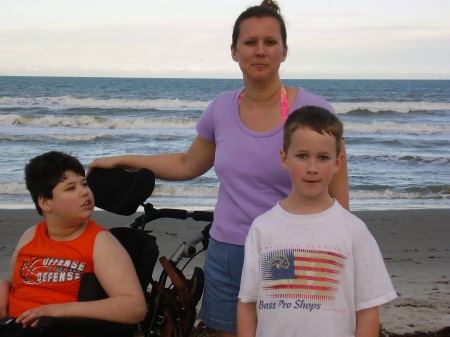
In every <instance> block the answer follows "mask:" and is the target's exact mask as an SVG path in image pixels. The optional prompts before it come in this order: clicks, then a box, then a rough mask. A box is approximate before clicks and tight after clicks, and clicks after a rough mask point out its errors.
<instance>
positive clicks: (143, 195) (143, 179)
mask: <svg viewBox="0 0 450 337" xmlns="http://www.w3.org/2000/svg"><path fill="white" fill-rule="evenodd" d="M87 182H88V185H89V187H90V189H91V190H92V193H93V194H94V198H95V206H96V207H99V208H101V209H104V210H105V211H108V212H111V213H114V214H119V215H132V214H134V213H136V210H137V209H138V207H139V206H140V205H141V204H142V203H143V202H145V200H147V198H148V197H149V196H150V195H151V194H152V192H153V189H154V188H155V175H154V174H153V172H152V171H150V170H147V169H141V170H139V171H136V172H132V171H128V170H124V169H118V168H115V169H99V168H95V169H93V170H92V171H91V172H90V173H89V175H88V176H87Z"/></svg>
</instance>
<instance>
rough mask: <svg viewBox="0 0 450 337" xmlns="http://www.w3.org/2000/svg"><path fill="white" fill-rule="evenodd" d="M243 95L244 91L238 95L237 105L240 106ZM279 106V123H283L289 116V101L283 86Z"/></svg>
mask: <svg viewBox="0 0 450 337" xmlns="http://www.w3.org/2000/svg"><path fill="white" fill-rule="evenodd" d="M244 95H245V89H244V90H242V91H241V93H240V94H239V98H238V105H239V104H241V101H242V99H243V98H244ZM280 104H281V122H284V121H285V120H286V118H287V117H288V115H289V101H288V97H287V94H286V89H285V88H284V86H282V87H281V93H280Z"/></svg>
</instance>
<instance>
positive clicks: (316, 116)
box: [283, 106, 344, 155]
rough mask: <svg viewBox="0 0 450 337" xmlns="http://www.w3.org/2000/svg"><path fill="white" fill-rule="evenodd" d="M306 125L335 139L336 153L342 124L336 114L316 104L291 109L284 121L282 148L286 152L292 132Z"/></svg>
mask: <svg viewBox="0 0 450 337" xmlns="http://www.w3.org/2000/svg"><path fill="white" fill-rule="evenodd" d="M301 127H302V128H303V127H307V128H310V129H311V130H314V131H316V132H317V133H320V134H322V135H323V134H324V133H328V134H329V135H331V136H333V137H334V138H335V139H336V154H337V155H339V153H340V151H341V140H342V135H343V133H344V126H343V125H342V122H341V121H340V120H339V118H337V116H336V115H334V114H333V113H331V112H330V111H328V110H327V109H324V108H321V107H318V106H304V107H301V108H299V109H297V110H295V111H293V112H292V113H291V114H290V115H289V117H288V118H287V119H286V122H285V123H284V127H283V130H284V136H283V150H284V152H285V153H287V151H288V149H289V146H290V145H291V139H292V134H293V133H294V131H295V130H297V129H298V128H301Z"/></svg>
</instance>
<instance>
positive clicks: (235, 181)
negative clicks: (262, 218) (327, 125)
mask: <svg viewBox="0 0 450 337" xmlns="http://www.w3.org/2000/svg"><path fill="white" fill-rule="evenodd" d="M241 91H242V89H239V90H234V91H227V92H223V93H221V94H219V95H218V96H217V97H216V98H215V99H214V100H213V101H212V102H211V103H210V104H209V106H208V107H207V108H206V110H205V111H204V112H203V114H202V116H201V117H200V119H199V121H198V123H197V132H198V134H199V135H200V136H201V137H202V138H203V139H205V140H207V141H209V142H213V143H215V144H216V153H215V160H214V169H215V172H216V174H217V176H218V178H219V180H220V187H219V195H218V199H217V204H216V207H215V210H214V222H213V226H212V228H211V231H210V234H211V237H213V238H214V239H216V240H218V241H221V242H225V243H231V244H235V245H244V243H245V238H246V236H247V233H248V230H249V228H250V225H251V224H252V221H253V219H255V218H256V217H257V216H258V215H261V214H262V213H264V212H266V211H268V210H269V209H271V208H272V207H273V206H274V205H275V204H276V203H277V202H278V201H280V200H282V199H284V198H285V197H286V196H287V195H288V194H289V193H290V191H291V181H290V178H289V174H288V172H287V171H286V170H284V169H283V167H282V166H281V160H280V150H281V148H282V146H283V125H282V124H280V125H279V126H277V127H276V128H275V129H273V130H271V131H268V132H254V131H252V130H250V129H248V128H247V127H246V126H245V125H244V124H243V123H242V121H241V118H240V116H239V109H238V97H239V94H240V93H241ZM306 105H314V106H320V107H323V108H325V109H328V110H330V111H333V112H334V110H333V108H332V107H331V105H330V104H329V103H328V102H327V101H326V100H324V99H323V98H321V97H319V96H317V95H315V94H312V93H310V92H309V91H307V90H305V89H302V88H300V89H299V90H298V93H297V96H296V97H295V100H294V102H293V104H292V106H291V109H290V111H289V113H291V112H292V111H294V110H296V109H298V108H300V107H302V106H306Z"/></svg>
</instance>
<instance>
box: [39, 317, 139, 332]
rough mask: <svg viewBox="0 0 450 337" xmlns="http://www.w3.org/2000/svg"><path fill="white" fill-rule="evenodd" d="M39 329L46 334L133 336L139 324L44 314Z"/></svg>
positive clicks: (40, 319)
mask: <svg viewBox="0 0 450 337" xmlns="http://www.w3.org/2000/svg"><path fill="white" fill-rule="evenodd" d="M38 329H39V331H40V332H41V333H43V334H44V335H45V336H58V337H60V336H71V335H74V336H76V335H82V336H96V337H99V336H120V337H124V336H133V334H135V333H136V332H137V331H138V324H124V323H116V322H110V321H104V320H97V319H90V318H68V317H48V316H43V317H41V318H39V320H38Z"/></svg>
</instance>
